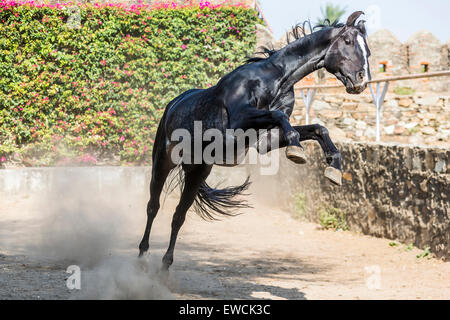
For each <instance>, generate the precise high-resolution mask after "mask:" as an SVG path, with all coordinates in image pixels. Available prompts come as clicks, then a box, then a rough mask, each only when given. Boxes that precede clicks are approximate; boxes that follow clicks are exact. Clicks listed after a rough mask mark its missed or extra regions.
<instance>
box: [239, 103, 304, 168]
mask: <svg viewBox="0 0 450 320" xmlns="http://www.w3.org/2000/svg"><path fill="white" fill-rule="evenodd" d="M232 119H233V120H232V121H230V128H231V129H242V130H244V131H245V130H248V129H255V130H261V129H272V128H275V127H278V128H280V129H281V132H282V136H283V139H284V141H285V146H286V147H287V148H286V156H287V158H288V159H289V160H291V161H293V162H295V163H301V164H303V163H306V155H305V152H304V149H303V147H302V145H301V144H300V134H299V132H298V131H296V130H295V129H294V128H293V127H292V126H291V124H290V123H289V117H288V116H287V115H286V114H285V113H284V112H282V111H280V110H273V111H272V110H260V109H256V108H255V107H253V106H250V105H247V106H243V107H242V108H240V110H239V111H238V112H237V113H236V114H235V115H233V117H232Z"/></svg>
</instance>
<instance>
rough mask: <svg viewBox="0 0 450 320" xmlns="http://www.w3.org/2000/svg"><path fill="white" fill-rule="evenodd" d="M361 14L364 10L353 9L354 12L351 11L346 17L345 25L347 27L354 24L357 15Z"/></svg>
mask: <svg viewBox="0 0 450 320" xmlns="http://www.w3.org/2000/svg"><path fill="white" fill-rule="evenodd" d="M362 14H364V12H362V11H355V12H353V13H352V14H351V15H350V17H348V19H347V23H346V25H347V26H349V27H352V26H354V25H355V21H356V19H358V18H359V16H360V15H362Z"/></svg>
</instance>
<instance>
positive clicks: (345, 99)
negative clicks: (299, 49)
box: [291, 91, 450, 148]
mask: <svg viewBox="0 0 450 320" xmlns="http://www.w3.org/2000/svg"><path fill="white" fill-rule="evenodd" d="M383 105H384V108H383V117H382V122H381V124H382V129H381V141H384V142H399V143H409V144H414V145H434V146H441V147H447V148H448V147H450V96H448V95H447V96H443V95H437V94H433V93H428V94H415V95H396V94H394V93H388V94H387V95H386V101H385V102H384V104H383ZM305 113H306V109H305V106H304V103H303V100H302V98H301V95H300V93H299V92H298V93H297V94H296V107H295V109H294V112H293V115H292V118H291V122H293V123H295V124H298V125H301V124H304V123H305ZM310 120H311V122H312V123H320V124H322V125H324V126H326V127H327V128H328V129H329V130H330V132H331V137H332V139H333V140H336V141H347V140H352V141H375V121H376V113H375V105H374V104H373V99H372V96H371V95H370V94H367V93H365V94H361V95H350V94H346V93H341V94H340V93H337V92H334V93H333V92H328V91H324V92H322V93H320V92H319V93H317V94H316V97H315V100H314V102H313V104H312V107H311V110H310Z"/></svg>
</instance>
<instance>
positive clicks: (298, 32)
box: [245, 19, 344, 63]
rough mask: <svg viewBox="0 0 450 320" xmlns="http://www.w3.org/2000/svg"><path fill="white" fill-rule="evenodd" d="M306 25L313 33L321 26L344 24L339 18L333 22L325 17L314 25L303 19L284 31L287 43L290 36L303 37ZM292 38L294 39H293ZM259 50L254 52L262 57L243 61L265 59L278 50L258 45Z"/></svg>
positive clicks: (337, 26) (249, 61) (340, 25)
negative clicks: (289, 29)
mask: <svg viewBox="0 0 450 320" xmlns="http://www.w3.org/2000/svg"><path fill="white" fill-rule="evenodd" d="M306 26H308V27H309V31H310V32H309V34H313V33H315V32H317V31H319V30H321V29H323V28H340V27H343V26H344V24H343V23H341V22H339V20H335V21H334V22H333V23H331V22H330V20H329V19H325V20H324V22H323V23H321V24H317V25H315V26H314V27H313V26H312V25H311V21H310V20H306V21H303V22H302V23H297V24H296V25H295V26H293V27H292V29H291V31H289V32H287V33H286V39H287V43H288V44H289V43H290V38H291V36H292V37H294V39H295V40H297V39H300V38H303V37H305V36H307V35H308V33H307V31H306V30H307V29H306ZM295 40H294V41H295ZM260 50H261V51H257V52H255V54H261V55H263V56H262V57H247V59H246V60H245V63H252V62H257V61H261V60H265V59H267V58H269V57H270V56H271V55H273V54H275V53H276V52H277V51H278V50H275V49H274V48H273V47H272V48H268V47H266V46H262V47H260Z"/></svg>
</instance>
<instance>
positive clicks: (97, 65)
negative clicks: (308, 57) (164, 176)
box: [0, 0, 259, 166]
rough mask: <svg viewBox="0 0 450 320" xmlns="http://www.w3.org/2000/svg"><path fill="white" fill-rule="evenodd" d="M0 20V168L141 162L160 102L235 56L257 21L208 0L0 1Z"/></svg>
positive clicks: (201, 82) (229, 64)
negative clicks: (107, 0)
mask: <svg viewBox="0 0 450 320" xmlns="http://www.w3.org/2000/svg"><path fill="white" fill-rule="evenodd" d="M77 19H78V21H77ZM0 22H1V23H0V159H1V160H0V161H1V162H0V166H1V165H2V164H3V163H5V162H6V161H13V162H14V161H15V162H21V163H23V164H25V165H33V166H38V165H57V164H73V163H74V162H77V163H83V164H95V163H97V164H101V162H102V161H107V162H108V163H109V164H112V163H115V164H117V163H122V164H126V163H130V164H143V163H148V161H150V158H151V156H150V155H151V150H152V143H153V139H154V135H155V132H156V127H157V123H158V120H159V118H160V116H161V115H162V110H163V109H164V107H165V106H166V104H167V103H168V102H169V101H170V100H171V99H173V98H174V97H175V96H177V95H178V94H180V93H182V92H183V91H185V90H187V89H190V88H199V87H208V86H211V85H214V84H215V82H216V81H217V80H218V79H219V78H220V77H221V76H223V75H224V74H225V73H227V72H228V71H231V70H232V69H233V68H235V67H236V66H238V65H239V64H240V63H242V60H243V58H244V57H245V56H246V55H249V54H251V52H252V50H253V47H254V43H255V24H256V23H258V22H259V18H258V16H257V13H256V11H254V10H252V9H248V8H244V7H242V6H214V7H213V6H211V5H210V4H209V3H207V2H202V3H200V5H197V4H190V5H187V6H183V7H179V6H177V5H175V4H172V3H171V4H159V5H156V6H153V7H150V6H148V5H133V6H131V7H124V6H122V5H117V4H101V5H100V4H76V5H74V4H57V5H46V4H35V3H34V2H32V1H26V2H21V3H17V2H14V1H5V0H0Z"/></svg>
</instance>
